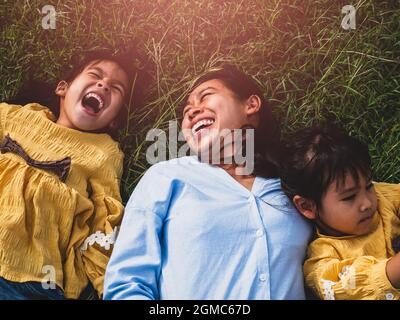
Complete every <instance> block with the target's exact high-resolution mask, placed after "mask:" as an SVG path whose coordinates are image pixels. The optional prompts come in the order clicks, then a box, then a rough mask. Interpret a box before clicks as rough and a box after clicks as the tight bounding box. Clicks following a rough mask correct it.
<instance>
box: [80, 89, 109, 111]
mask: <svg viewBox="0 0 400 320" xmlns="http://www.w3.org/2000/svg"><path fill="white" fill-rule="evenodd" d="M82 106H83V107H84V108H85V109H86V110H88V111H90V112H92V113H99V112H100V110H101V109H102V108H103V107H104V101H103V98H102V97H100V96H99V95H98V94H96V93H93V92H89V93H88V94H86V95H85V96H84V97H83V98H82Z"/></svg>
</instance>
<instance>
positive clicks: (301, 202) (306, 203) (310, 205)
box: [293, 195, 317, 220]
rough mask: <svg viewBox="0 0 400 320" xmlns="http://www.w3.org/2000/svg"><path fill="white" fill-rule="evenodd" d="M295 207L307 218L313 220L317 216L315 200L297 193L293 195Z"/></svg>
mask: <svg viewBox="0 0 400 320" xmlns="http://www.w3.org/2000/svg"><path fill="white" fill-rule="evenodd" d="M293 203H294V205H295V207H296V209H297V210H298V211H299V212H300V213H301V214H302V215H303V216H305V217H306V218H307V219H310V220H314V219H316V217H317V206H316V205H315V202H314V201H312V200H309V199H306V198H303V197H301V196H299V195H295V196H294V197H293Z"/></svg>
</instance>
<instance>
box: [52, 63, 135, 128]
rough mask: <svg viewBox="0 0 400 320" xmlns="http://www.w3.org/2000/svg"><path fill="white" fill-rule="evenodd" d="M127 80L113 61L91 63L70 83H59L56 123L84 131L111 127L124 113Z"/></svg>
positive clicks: (123, 72)
mask: <svg viewBox="0 0 400 320" xmlns="http://www.w3.org/2000/svg"><path fill="white" fill-rule="evenodd" d="M128 81H129V80H128V76H127V74H126V73H125V71H124V70H123V69H122V68H121V67H120V66H119V65H118V64H117V63H115V62H113V61H108V60H102V61H96V62H93V63H90V64H89V65H87V66H86V67H85V68H84V69H83V71H82V72H81V73H80V74H79V75H78V76H77V77H76V78H75V79H74V80H73V81H72V82H71V83H69V84H68V83H66V82H65V81H62V82H60V83H59V84H58V86H57V89H56V94H57V95H58V96H60V117H59V118H58V120H57V123H58V124H60V125H62V126H65V127H68V128H71V129H76V130H81V131H95V130H99V129H105V128H107V127H110V126H112V123H113V121H114V120H115V119H116V117H117V116H118V114H119V112H120V111H121V108H122V105H123V102H124V97H125V95H126V93H127V90H128V88H127V87H128Z"/></svg>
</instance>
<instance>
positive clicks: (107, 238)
mask: <svg viewBox="0 0 400 320" xmlns="http://www.w3.org/2000/svg"><path fill="white" fill-rule="evenodd" d="M117 236H118V227H115V228H114V230H113V232H111V233H109V234H107V235H106V234H104V233H103V232H101V231H96V233H93V234H91V235H90V236H89V237H87V238H86V239H85V242H84V243H83V244H82V246H81V247H80V249H81V251H86V250H87V249H88V246H92V245H94V244H95V243H97V244H98V245H99V246H100V247H102V248H104V249H106V250H110V246H111V245H112V244H114V243H115V240H117Z"/></svg>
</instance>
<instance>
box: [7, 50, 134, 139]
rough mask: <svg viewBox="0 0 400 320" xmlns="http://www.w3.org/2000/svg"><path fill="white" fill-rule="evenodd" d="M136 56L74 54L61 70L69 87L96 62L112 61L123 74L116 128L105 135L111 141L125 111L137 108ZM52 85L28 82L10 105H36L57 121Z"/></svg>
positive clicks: (56, 100) (99, 52) (127, 53)
mask: <svg viewBox="0 0 400 320" xmlns="http://www.w3.org/2000/svg"><path fill="white" fill-rule="evenodd" d="M135 58H136V52H135V51H134V50H133V49H130V50H128V51H125V52H122V53H117V54H114V52H113V51H112V50H109V49H102V50H91V51H86V52H81V53H78V54H76V55H74V56H72V58H71V59H70V61H69V63H68V64H67V65H66V66H65V67H64V68H63V69H62V70H61V79H60V80H65V81H66V82H68V83H71V82H72V81H73V80H74V79H75V78H76V77H77V76H78V75H79V74H80V73H81V72H82V71H83V70H84V69H85V67H87V66H88V65H89V64H91V63H93V62H96V61H105V60H107V61H113V62H115V63H116V64H118V65H119V66H120V67H121V69H123V70H124V71H125V73H126V74H127V76H128V80H129V84H128V92H126V94H125V101H124V106H123V107H122V108H121V111H120V113H119V115H118V117H117V119H116V120H115V121H116V126H115V127H114V128H112V129H106V130H105V131H102V132H106V133H108V134H110V135H111V136H112V137H113V138H116V137H117V133H118V130H119V129H121V128H122V127H123V125H124V123H126V118H127V117H128V115H129V108H130V107H131V106H132V105H133V104H134V105H135V106H137V105H139V104H140V102H141V99H142V96H141V92H142V90H141V89H140V88H139V82H140V80H138V79H137V76H138V70H137V69H136V68H135V65H134V61H135ZM55 87H56V83H53V84H49V83H46V82H43V81H39V80H34V79H30V80H28V81H26V82H25V83H24V85H23V86H22V88H21V89H20V90H19V93H18V94H17V95H16V97H15V98H14V99H12V100H11V101H10V103H13V104H20V105H25V104H27V103H31V102H36V103H39V104H41V105H43V106H46V107H48V108H49V109H50V110H51V111H52V112H53V113H54V115H55V116H56V117H57V118H58V116H59V114H60V109H59V105H60V99H59V97H58V96H57V95H56V94H55Z"/></svg>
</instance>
